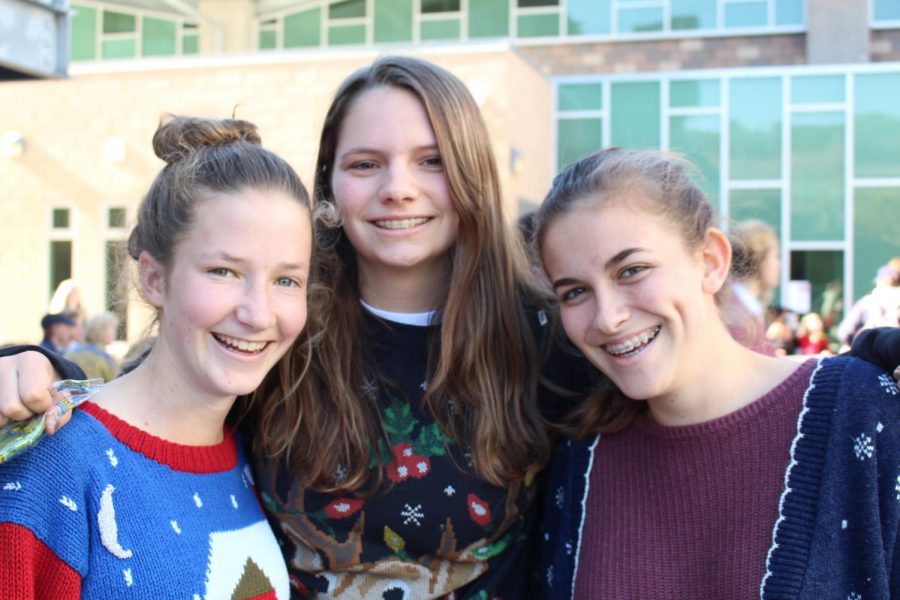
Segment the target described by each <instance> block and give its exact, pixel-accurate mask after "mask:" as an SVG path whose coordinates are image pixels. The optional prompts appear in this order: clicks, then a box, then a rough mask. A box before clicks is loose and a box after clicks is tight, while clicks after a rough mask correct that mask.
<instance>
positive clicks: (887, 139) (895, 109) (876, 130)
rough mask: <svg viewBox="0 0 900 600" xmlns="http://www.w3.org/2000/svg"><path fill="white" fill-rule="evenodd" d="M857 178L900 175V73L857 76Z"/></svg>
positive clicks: (855, 116) (855, 148)
mask: <svg viewBox="0 0 900 600" xmlns="http://www.w3.org/2000/svg"><path fill="white" fill-rule="evenodd" d="M854 89H855V93H854V95H855V114H854V128H855V130H856V137H855V140H856V141H855V146H854V159H855V163H856V164H855V167H856V176H857V177H900V159H898V157H900V102H898V101H897V99H898V98H900V73H871V74H869V73H866V74H862V75H857V76H856V83H855V86H854Z"/></svg>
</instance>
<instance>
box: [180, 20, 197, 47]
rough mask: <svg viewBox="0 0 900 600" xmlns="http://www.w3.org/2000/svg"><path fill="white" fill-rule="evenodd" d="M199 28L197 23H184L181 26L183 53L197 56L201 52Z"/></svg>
mask: <svg viewBox="0 0 900 600" xmlns="http://www.w3.org/2000/svg"><path fill="white" fill-rule="evenodd" d="M198 30H199V27H198V26H197V24H196V23H184V24H182V26H181V36H182V37H181V53H182V54H197V53H198V52H199V51H200V35H199V34H198Z"/></svg>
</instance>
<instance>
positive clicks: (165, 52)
mask: <svg viewBox="0 0 900 600" xmlns="http://www.w3.org/2000/svg"><path fill="white" fill-rule="evenodd" d="M177 32H178V24H177V23H175V22H174V21H168V20H165V19H154V18H151V17H144V18H143V22H142V24H141V55H142V56H174V55H175V52H176V51H177V48H178V44H177V41H176V34H177Z"/></svg>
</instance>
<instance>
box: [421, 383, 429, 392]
mask: <svg viewBox="0 0 900 600" xmlns="http://www.w3.org/2000/svg"><path fill="white" fill-rule="evenodd" d="M419 387H420V388H422V391H423V392H424V391H425V390H427V389H428V381H423V382H422V383H420V384H419Z"/></svg>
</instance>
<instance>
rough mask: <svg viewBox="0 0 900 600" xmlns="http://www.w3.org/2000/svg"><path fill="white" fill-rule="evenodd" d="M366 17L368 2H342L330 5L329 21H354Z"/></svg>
mask: <svg viewBox="0 0 900 600" xmlns="http://www.w3.org/2000/svg"><path fill="white" fill-rule="evenodd" d="M365 16H366V0H342V1H341V2H333V3H331V4H330V5H328V18H329V19H353V18H356V17H365Z"/></svg>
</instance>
